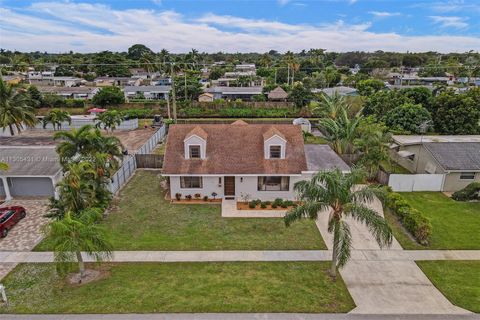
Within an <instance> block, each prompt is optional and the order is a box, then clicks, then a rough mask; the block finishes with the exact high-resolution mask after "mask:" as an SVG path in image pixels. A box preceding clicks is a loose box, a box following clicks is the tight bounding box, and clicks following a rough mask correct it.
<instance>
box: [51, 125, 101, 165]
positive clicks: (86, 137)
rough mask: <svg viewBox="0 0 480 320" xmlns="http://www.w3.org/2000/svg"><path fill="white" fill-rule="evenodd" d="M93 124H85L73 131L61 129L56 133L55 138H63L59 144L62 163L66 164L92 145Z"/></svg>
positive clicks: (58, 150)
mask: <svg viewBox="0 0 480 320" xmlns="http://www.w3.org/2000/svg"><path fill="white" fill-rule="evenodd" d="M92 129H93V127H92V126H91V125H85V126H83V127H81V128H79V129H72V130H71V131H60V132H57V133H55V134H54V136H53V139H55V140H62V142H60V143H59V144H58V145H57V153H58V154H59V155H60V163H62V164H65V163H67V162H68V161H70V160H71V159H73V158H74V157H76V156H77V155H78V154H86V153H88V152H89V151H90V149H91V145H92V136H91V131H92Z"/></svg>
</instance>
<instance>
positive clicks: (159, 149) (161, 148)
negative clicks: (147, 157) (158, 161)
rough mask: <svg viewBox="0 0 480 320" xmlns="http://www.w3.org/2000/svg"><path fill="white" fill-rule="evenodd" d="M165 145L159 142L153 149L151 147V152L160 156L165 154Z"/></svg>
mask: <svg viewBox="0 0 480 320" xmlns="http://www.w3.org/2000/svg"><path fill="white" fill-rule="evenodd" d="M166 146H167V144H166V143H161V144H159V145H158V146H156V147H155V149H153V153H154V154H158V155H162V156H163V155H165V149H166Z"/></svg>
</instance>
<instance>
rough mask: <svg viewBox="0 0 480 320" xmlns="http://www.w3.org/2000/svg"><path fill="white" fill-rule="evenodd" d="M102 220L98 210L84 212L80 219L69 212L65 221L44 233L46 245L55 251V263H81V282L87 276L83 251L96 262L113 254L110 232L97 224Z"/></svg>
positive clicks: (50, 225) (58, 221)
mask: <svg viewBox="0 0 480 320" xmlns="http://www.w3.org/2000/svg"><path fill="white" fill-rule="evenodd" d="M100 217H101V212H100V210H98V209H88V210H85V211H82V212H81V214H80V215H78V216H74V215H72V214H71V213H67V214H66V215H65V217H64V218H63V219H61V220H53V221H52V222H50V224H48V225H47V228H46V230H45V235H46V242H47V243H48V244H49V245H50V246H51V248H53V251H54V260H55V262H56V263H59V264H62V265H64V264H65V263H68V262H75V261H76V262H78V268H79V271H80V282H81V281H82V280H83V279H84V278H85V276H86V270H85V263H84V262H83V257H82V254H81V253H82V251H83V252H85V253H86V254H87V255H89V256H91V257H94V258H95V260H96V261H102V260H104V259H108V258H109V257H111V255H112V245H111V243H110V241H109V239H108V237H107V233H106V232H105V229H104V228H103V227H102V226H101V225H99V224H97V221H98V220H99V219H100Z"/></svg>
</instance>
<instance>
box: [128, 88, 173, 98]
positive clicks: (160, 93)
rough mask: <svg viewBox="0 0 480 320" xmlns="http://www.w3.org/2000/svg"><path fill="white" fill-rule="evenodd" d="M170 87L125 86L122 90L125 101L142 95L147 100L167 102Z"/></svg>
mask: <svg viewBox="0 0 480 320" xmlns="http://www.w3.org/2000/svg"><path fill="white" fill-rule="evenodd" d="M170 90H172V87H171V86H126V87H125V88H124V89H123V92H124V93H125V98H126V99H132V98H135V96H138V95H143V96H144V97H145V99H147V100H167V99H168V95H169V94H170Z"/></svg>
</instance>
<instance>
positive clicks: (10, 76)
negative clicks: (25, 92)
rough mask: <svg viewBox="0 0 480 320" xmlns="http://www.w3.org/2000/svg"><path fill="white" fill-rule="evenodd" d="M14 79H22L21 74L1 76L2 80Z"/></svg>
mask: <svg viewBox="0 0 480 320" xmlns="http://www.w3.org/2000/svg"><path fill="white" fill-rule="evenodd" d="M15 79H23V76H21V75H6V76H2V80H3V81H10V80H15Z"/></svg>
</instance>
